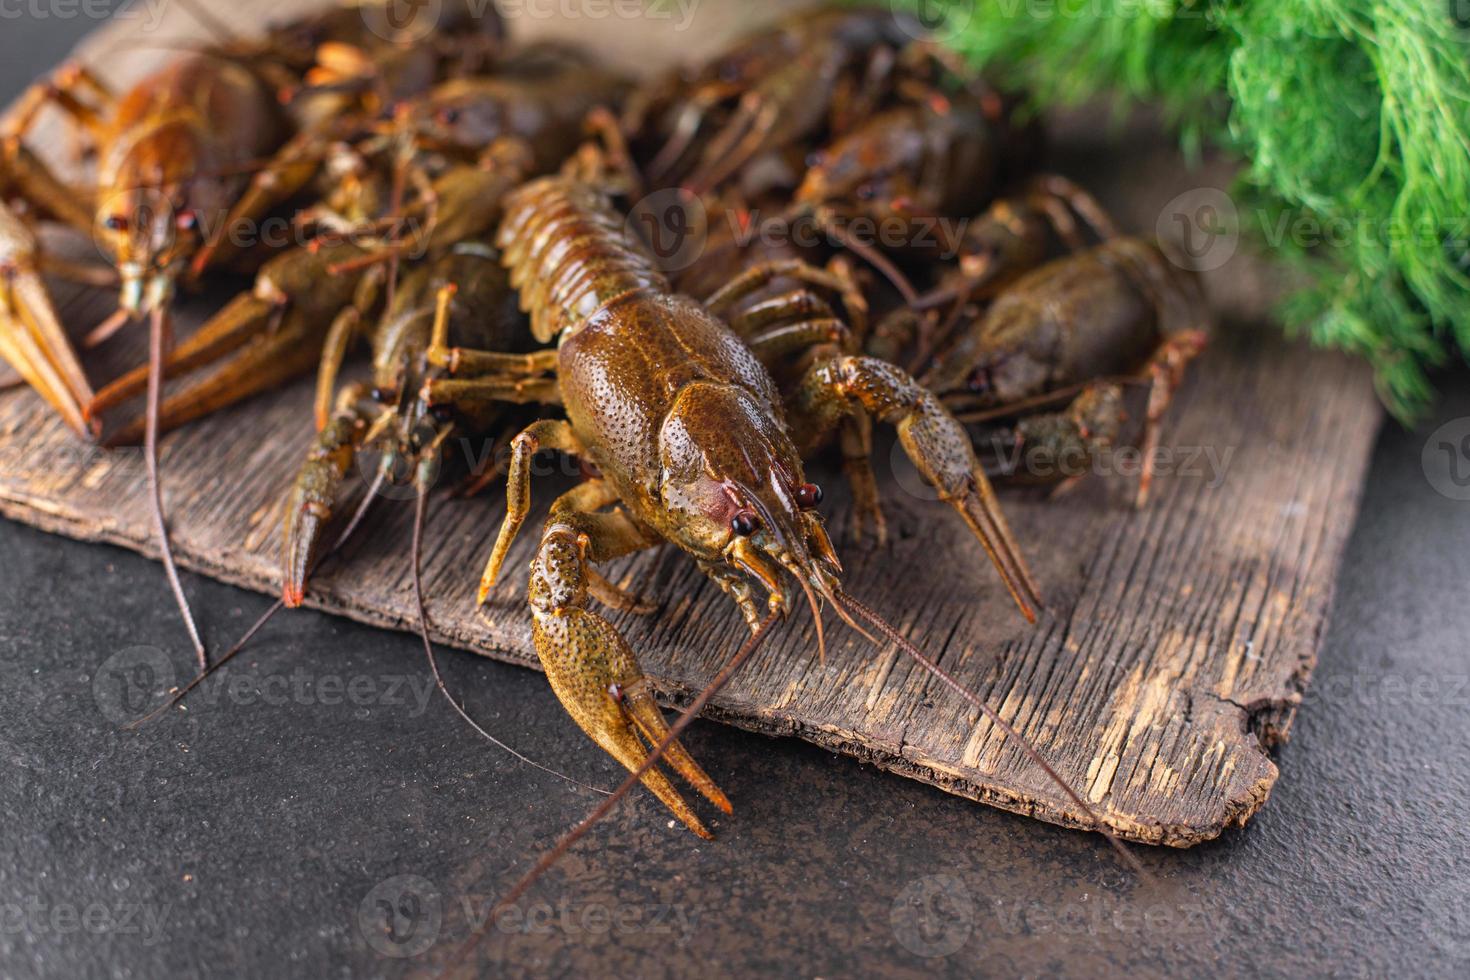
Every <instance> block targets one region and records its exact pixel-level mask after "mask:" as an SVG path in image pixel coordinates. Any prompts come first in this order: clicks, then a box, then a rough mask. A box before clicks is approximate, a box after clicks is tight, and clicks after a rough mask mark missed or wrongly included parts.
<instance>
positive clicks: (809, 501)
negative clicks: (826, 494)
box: [796, 483, 822, 510]
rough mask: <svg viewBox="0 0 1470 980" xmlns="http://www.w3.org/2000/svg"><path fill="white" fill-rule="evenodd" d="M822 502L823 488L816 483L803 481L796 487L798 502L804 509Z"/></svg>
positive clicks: (809, 508)
mask: <svg viewBox="0 0 1470 980" xmlns="http://www.w3.org/2000/svg"><path fill="white" fill-rule="evenodd" d="M821 502H822V488H821V487H819V486H817V485H816V484H815V483H803V484H802V485H801V486H799V487H797V488H796V504H797V506H798V507H801V508H802V509H803V510H811V509H812V508H813V507H815V506H817V504H820V503H821Z"/></svg>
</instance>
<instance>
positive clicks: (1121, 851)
mask: <svg viewBox="0 0 1470 980" xmlns="http://www.w3.org/2000/svg"><path fill="white" fill-rule="evenodd" d="M835 594H836V597H837V599H838V600H839V604H841V603H845V604H846V605H848V606H850V607H851V608H852V610H853V611H854V612H856V613H857V614H858V615H859V616H861V617H862V618H863V619H866V620H867V621H868V622H869V623H871V624H872V625H873V627H874V628H875V629H877V630H878V632H880V633H882V634H883V635H884V636H885V637H887V638H888V639H889V640H891V641H892V642H893V643H895V644H897V645H898V647H899V649H901V650H903V652H904V653H906V654H908V655H909V656H910V657H911V658H913V659H914V660H915V661H916V662H917V663H918V664H919V665H920V666H922V667H923V668H924V669H925V670H927V671H928V672H929V673H931V674H933V675H934V676H935V677H937V678H939V680H940V681H941V682H942V683H943V684H944V685H945V686H946V687H948V688H949V689H950V690H952V691H954V692H955V693H957V694H958V695H959V696H960V697H962V698H964V699H965V701H966V702H968V703H969V704H970V705H971V706H972V707H974V708H976V709H978V710H979V711H980V713H981V714H983V715H984V716H985V717H986V718H987V719H989V720H990V723H991V724H993V725H994V726H995V727H996V728H999V729H1000V730H1001V731H1002V732H1003V733H1005V734H1006V735H1007V736H1008V737H1010V738H1013V739H1015V740H1016V744H1018V745H1020V746H1021V749H1022V751H1024V752H1025V753H1026V755H1027V756H1029V757H1030V759H1031V761H1032V762H1034V763H1035V764H1036V765H1037V766H1038V767H1039V768H1040V769H1041V771H1042V772H1044V773H1046V775H1047V778H1048V779H1050V780H1051V781H1052V782H1053V783H1055V784H1056V785H1057V786H1058V787H1059V788H1060V789H1061V791H1062V792H1063V793H1065V794H1066V795H1067V798H1068V799H1070V800H1071V801H1072V803H1073V804H1074V805H1075V806H1076V807H1077V808H1078V809H1079V810H1081V811H1082V812H1083V813H1084V814H1086V815H1087V819H1088V820H1090V821H1091V822H1092V826H1093V829H1094V830H1096V831H1097V832H1098V833H1100V834H1102V835H1103V836H1104V837H1106V838H1107V839H1108V843H1109V844H1110V845H1112V847H1113V850H1115V851H1117V852H1118V856H1119V857H1120V858H1122V859H1123V863H1124V864H1126V865H1128V867H1129V868H1130V869H1132V871H1133V872H1134V874H1136V875H1138V876H1139V877H1140V878H1142V879H1144V880H1145V881H1147V880H1150V877H1151V876H1150V875H1149V873H1148V872H1147V871H1146V870H1145V869H1144V867H1143V865H1142V864H1140V863H1139V861H1138V858H1136V857H1134V856H1133V852H1132V851H1130V850H1129V849H1128V848H1127V846H1125V845H1124V844H1123V842H1122V841H1121V840H1119V839H1118V837H1117V835H1116V834H1114V833H1113V831H1112V828H1111V827H1109V826H1108V825H1107V824H1106V823H1104V822H1103V819H1102V818H1101V817H1099V816H1098V815H1097V811H1095V810H1094V809H1093V808H1092V806H1091V805H1089V804H1088V803H1087V801H1086V800H1084V799H1083V798H1082V795H1081V794H1080V793H1078V792H1077V790H1075V789H1073V787H1072V784H1071V783H1069V782H1067V781H1066V780H1065V779H1063V778H1062V776H1061V774H1060V773H1058V772H1057V771H1056V769H1054V768H1053V767H1052V765H1051V763H1049V762H1047V761H1046V757H1045V756H1043V755H1042V754H1041V752H1040V751H1038V750H1037V748H1036V746H1034V745H1032V744H1031V741H1030V740H1029V739H1027V738H1026V737H1025V736H1024V735H1022V734H1021V733H1020V732H1019V731H1017V730H1016V728H1015V726H1013V725H1012V724H1011V723H1010V722H1008V721H1006V720H1005V719H1004V718H1002V717H1001V716H1000V714H999V712H997V711H996V710H995V709H994V708H992V707H991V706H990V705H988V704H986V703H985V702H984V701H982V700H981V699H980V698H979V697H977V696H976V695H975V694H973V693H972V692H971V691H969V690H968V689H967V688H966V687H965V686H964V685H963V684H961V683H960V682H959V681H957V680H955V678H954V675H952V674H950V673H949V672H948V671H947V670H945V669H944V668H943V667H940V666H939V665H938V664H937V663H935V662H934V661H933V660H931V659H929V658H928V657H926V656H924V654H923V652H922V651H920V650H919V648H918V647H917V646H915V645H914V644H913V643H912V642H911V641H910V640H909V639H908V638H907V637H905V636H904V635H903V634H902V633H900V632H899V631H898V629H897V628H896V627H894V626H893V625H891V624H890V623H889V622H888V621H887V620H885V619H884V618H883V617H881V616H879V615H878V614H877V613H876V612H874V611H873V610H872V609H869V608H868V607H867V606H866V605H864V604H863V603H862V602H861V601H860V600H858V599H857V598H856V597H854V596H853V595H852V594H851V593H849V592H847V591H846V590H844V589H837V590H835Z"/></svg>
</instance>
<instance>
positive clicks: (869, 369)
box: [480, 153, 1034, 836]
mask: <svg viewBox="0 0 1470 980" xmlns="http://www.w3.org/2000/svg"><path fill="white" fill-rule="evenodd" d="M603 177H604V175H603V173H602V170H601V167H600V161H599V159H598V158H597V156H596V154H588V153H583V154H582V155H580V156H579V157H578V158H575V159H574V160H573V161H572V163H570V164H569V165H568V167H567V169H566V170H564V172H563V174H562V175H560V176H557V177H548V178H542V179H539V180H536V181H532V182H531V183H529V184H527V185H525V186H523V187H522V188H520V189H518V190H517V191H516V192H515V193H514V194H513V195H512V196H511V198H510V200H509V201H508V202H507V210H506V216H505V218H504V220H503V221H502V223H501V228H500V232H499V235H498V238H497V243H498V244H499V245H500V247H501V248H502V250H503V254H504V261H505V263H506V265H507V266H508V267H509V269H510V270H511V282H512V284H514V285H515V286H516V287H517V288H518V289H519V290H520V295H521V304H522V306H523V308H525V309H526V310H527V312H528V313H529V314H530V316H531V329H532V332H533V333H534V334H535V336H536V338H537V339H538V340H540V341H542V342H549V341H552V340H556V341H557V348H556V351H557V362H556V368H557V378H558V381H559V383H560V388H561V396H562V404H563V406H564V408H565V410H566V415H567V418H566V420H564V421H563V420H542V421H539V422H536V423H534V424H533V425H531V426H530V427H529V428H527V429H526V430H525V431H523V432H522V433H521V434H520V435H519V436H517V437H516V439H515V440H514V442H513V443H512V454H511V463H510V476H509V492H508V494H509V495H508V501H507V516H506V520H505V522H504V523H503V525H502V527H501V531H500V534H499V536H498V538H497V540H496V544H495V548H494V550H493V552H492V555H491V557H490V560H489V562H488V564H487V566H486V571H485V575H484V577H483V580H482V583H481V590H480V595H481V599H482V600H483V599H484V598H485V597H486V596H487V595H488V592H489V590H490V588H491V587H492V586H493V584H494V583H495V581H496V580H497V578H498V577H499V574H500V570H501V566H502V563H503V562H504V559H505V556H506V553H507V551H508V549H509V547H510V544H511V543H512V541H513V540H514V539H515V536H516V534H517V532H518V531H519V529H520V526H521V524H522V523H523V522H524V520H525V518H526V516H527V514H528V512H529V495H530V486H529V484H530V461H531V458H532V457H533V456H534V455H535V454H536V453H537V452H539V451H541V450H556V451H559V452H563V453H567V454H570V455H574V456H576V457H578V458H579V459H582V460H585V461H586V462H588V463H590V464H591V465H592V467H594V468H595V470H596V472H597V473H598V474H599V476H598V477H597V478H595V479H591V480H589V481H587V482H585V483H583V484H581V485H580V486H578V487H577V488H575V489H573V490H571V491H569V492H568V493H566V494H564V495H563V496H562V497H560V498H558V499H557V501H556V502H555V503H553V505H552V508H551V514H550V516H549V517H548V518H547V522H546V526H545V530H544V531H543V534H542V538H541V543H540V546H539V548H538V550H537V555H536V558H535V560H534V561H533V563H532V567H531V583H530V592H529V601H530V605H531V608H532V613H533V617H534V620H535V626H534V630H533V637H534V639H535V644H536V649H537V653H538V655H539V656H540V658H541V661H542V664H543V666H544V667H545V669H546V672H547V676H548V678H549V679H550V680H551V683H552V687H553V689H554V690H555V691H556V693H557V696H558V697H559V698H560V699H561V701H562V703H563V704H564V705H565V706H566V708H567V710H568V712H569V713H570V714H571V715H572V717H573V718H574V719H575V720H576V721H577V722H578V724H579V725H581V726H582V728H583V729H584V730H585V731H586V732H587V733H588V735H590V736H591V737H592V738H593V739H594V741H596V742H597V743H598V744H599V745H601V746H602V747H603V748H604V749H605V750H606V751H608V752H609V753H610V754H611V755H613V756H614V758H616V759H618V761H619V762H621V763H622V764H623V765H624V766H626V767H627V768H628V769H630V770H637V769H638V768H639V767H640V766H641V764H642V762H643V761H644V759H645V758H646V753H645V751H644V750H643V748H642V747H641V746H640V744H639V742H638V734H641V735H642V736H643V738H644V739H645V740H646V741H648V742H649V743H650V744H656V743H658V742H659V741H660V740H662V739H663V738H664V736H665V734H666V733H667V731H668V729H667V727H666V726H665V725H664V723H663V720H662V717H661V715H660V714H659V710H658V708H657V706H656V704H655V702H654V700H653V695H652V692H651V690H650V689H649V686H648V683H647V681H646V680H645V679H644V678H643V675H642V673H641V671H640V670H639V669H638V666H637V660H636V657H635V656H634V654H633V652H632V650H631V649H630V648H629V647H628V646H627V644H626V642H625V641H624V640H623V639H622V637H621V636H620V635H619V634H618V633H617V632H616V630H615V629H614V628H613V627H612V626H611V624H609V623H608V622H607V621H606V620H604V619H603V618H602V617H601V616H599V615H598V614H597V613H596V612H594V611H592V610H591V609H589V608H588V603H587V600H588V597H589V595H590V596H596V597H599V598H603V599H604V600H606V601H612V602H614V603H620V602H624V601H625V599H626V597H622V596H620V595H619V594H618V591H617V589H616V588H615V587H613V586H612V585H611V584H610V583H608V582H605V581H603V580H602V579H601V578H600V577H599V576H598V575H597V573H596V571H595V570H594V569H593V568H592V567H591V566H592V565H594V564H596V563H599V562H603V561H607V560H609V559H611V558H615V557H618V556H621V555H626V554H630V553H633V552H636V551H640V550H643V549H645V548H648V547H651V546H653V545H654V544H656V543H659V542H661V541H667V542H670V543H672V544H674V545H675V546H676V547H678V548H679V549H680V550H682V551H684V552H685V553H687V554H689V555H690V556H691V557H693V558H694V559H695V560H696V561H697V562H698V563H699V566H700V568H701V570H702V571H704V573H705V574H706V575H708V576H709V577H710V578H711V579H712V580H714V581H715V582H716V583H717V584H718V585H719V586H720V587H721V589H722V590H724V591H725V592H726V593H727V594H728V595H730V597H731V598H732V599H733V600H734V601H735V602H736V603H737V605H738V606H739V607H740V609H741V611H742V613H743V614H744V616H745V618H746V620H747V622H749V623H750V625H751V627H752V628H753V629H754V628H756V627H757V626H758V625H759V624H760V623H761V622H762V620H763V617H764V616H765V611H766V610H768V609H769V610H782V611H784V610H786V609H788V608H789V606H790V590H789V585H790V584H792V583H793V582H794V584H795V585H796V586H797V587H799V588H800V590H801V591H802V592H803V593H805V595H806V596H807V598H808V600H809V602H810V603H811V605H812V609H813V612H814V613H816V612H817V596H821V597H822V598H824V599H825V600H827V601H828V602H831V603H832V604H833V606H834V608H836V609H837V610H838V611H839V613H840V614H841V615H842V616H843V617H844V618H848V613H847V611H846V610H847V608H848V604H847V603H845V602H843V601H842V600H840V599H839V597H838V596H839V592H840V590H841V584H840V573H841V564H840V562H839V561H838V558H837V555H836V553H835V551H834V549H833V547H832V543H831V540H830V538H829V537H828V535H827V532H826V529H825V526H824V524H823V521H822V519H821V517H820V515H819V514H818V512H817V510H816V506H817V504H818V503H820V501H821V491H820V490H819V488H817V487H816V486H815V485H814V484H811V483H808V482H807V481H806V479H805V477H804V475H803V463H802V458H801V454H800V452H799V451H798V448H797V446H796V444H795V443H794V442H793V441H792V437H791V434H790V433H791V431H792V428H794V427H799V426H791V425H789V424H788V420H787V416H786V412H785V409H784V408H783V404H782V398H781V396H780V394H779V392H778V391H777V388H776V386H775V383H774V382H773V381H772V379H771V376H770V375H769V373H768V372H767V371H766V369H765V368H764V367H763V366H762V364H761V362H760V360H759V358H758V357H757V354H756V353H755V351H754V350H753V349H752V347H751V346H750V344H748V343H747V341H746V340H744V339H742V337H741V335H740V332H739V331H740V330H741V329H742V327H746V328H759V329H758V330H754V331H752V332H753V333H757V334H759V333H762V332H764V333H765V334H766V335H767V336H769V335H770V333H771V332H772V331H773V330H774V329H776V328H777V326H778V324H779V325H781V326H787V327H791V326H794V327H796V328H798V329H800V328H801V327H802V326H803V325H805V324H808V323H809V322H810V321H808V320H806V318H805V315H804V313H803V311H802V308H801V307H793V308H791V310H789V311H788V314H789V315H788V316H787V317H785V318H784V320H785V322H784V323H780V321H779V320H777V321H774V322H773V320H771V319H769V318H766V317H764V316H762V317H757V318H752V319H751V320H750V321H749V322H746V323H742V322H741V321H739V320H738V319H737V320H736V321H735V322H733V323H732V324H730V325H727V324H726V323H724V322H723V321H721V320H719V319H718V318H716V317H715V316H714V315H712V314H711V313H710V312H709V311H708V310H707V309H706V308H705V307H704V306H702V305H701V304H699V303H697V302H696V301H694V300H693V299H690V298H689V297H686V296H681V295H679V294H677V293H675V292H673V291H672V289H671V288H670V286H669V284H668V281H667V279H666V278H665V277H664V275H663V273H662V272H661V271H660V270H659V268H658V266H657V263H656V261H655V259H654V258H653V256H652V255H651V254H650V253H649V252H648V251H647V250H646V247H645V246H644V245H643V243H642V242H641V241H639V240H637V239H636V238H634V237H632V236H631V235H630V233H629V232H628V230H627V228H626V227H625V223H624V219H623V217H622V215H621V214H619V213H618V212H617V211H615V210H614V209H613V207H612V205H611V203H610V200H609V198H608V197H607V193H606V191H605V190H604V189H603V187H602V186H601V182H602V180H603ZM815 271H816V270H813V272H815ZM778 273H779V274H784V275H788V276H790V275H798V276H799V275H802V274H803V273H801V272H800V270H798V269H796V268H793V267H781V268H779V269H772V268H757V269H755V270H752V271H751V272H750V273H749V274H747V275H746V276H745V277H743V278H742V279H741V280H738V281H736V282H734V283H732V284H731V285H730V287H729V289H728V292H727V294H726V295H725V296H724V297H722V298H721V302H724V301H726V300H729V299H733V298H736V297H738V296H740V295H744V294H745V293H747V292H749V291H750V290H752V289H754V288H756V287H758V286H759V285H761V284H763V283H765V282H768V281H770V279H771V278H772V277H773V276H774V275H776V274H778ZM813 278H818V279H822V280H823V281H825V277H821V276H820V275H817V276H813ZM793 320H794V322H792V321H793ZM828 336H829V334H828V332H827V330H826V328H825V327H822V328H821V329H819V330H817V331H815V338H816V339H818V341H825V340H826V339H828ZM753 339H754V340H755V341H756V343H757V344H758V343H759V336H756V337H754V338H753ZM799 404H800V405H801V407H802V408H803V409H805V410H806V411H807V412H808V413H809V414H810V416H811V419H810V421H812V422H814V423H816V424H818V425H820V424H822V423H830V422H834V421H836V420H837V419H838V418H840V417H842V416H844V415H846V414H848V413H850V412H852V411H856V410H859V409H862V410H866V411H868V412H871V413H873V414H875V415H877V416H878V417H880V418H883V419H885V420H887V421H890V422H893V423H895V424H896V425H897V427H898V430H899V434H900V438H901V440H902V441H903V444H904V447H905V449H906V450H907V451H908V453H909V455H910V456H911V457H912V458H913V460H914V462H915V464H916V465H917V466H918V467H919V469H920V470H921V472H923V473H924V475H925V476H926V477H927V478H928V479H929V480H930V481H931V482H932V483H934V484H935V485H936V486H937V487H938V489H939V492H940V496H941V499H944V500H945V501H946V502H947V503H949V504H950V506H952V507H953V508H954V509H955V510H956V511H958V512H959V513H960V514H961V515H963V516H964V517H965V519H966V521H967V523H969V525H970V527H971V529H972V530H973V531H974V532H975V533H976V535H977V537H979V538H980V539H981V541H982V542H984V543H985V545H986V548H987V550H989V551H990V552H991V553H992V556H993V557H994V558H995V561H996V566H997V568H998V570H999V571H1000V572H1001V575H1002V576H1003V578H1005V579H1006V581H1007V585H1008V586H1009V587H1010V588H1011V590H1012V592H1013V594H1015V595H1017V597H1018V601H1022V600H1021V599H1020V596H1021V595H1023V594H1025V593H1026V591H1027V590H1028V589H1029V588H1030V579H1029V575H1028V574H1027V573H1026V571H1025V566H1024V563H1022V562H1021V560H1020V558H1019V555H1018V554H1016V552H1015V548H1014V542H1013V541H1012V540H1011V538H1010V534H1009V531H1008V529H1007V528H1006V525H1005V522H1004V518H1003V517H1001V515H1000V513H999V510H998V508H997V507H996V504H995V501H994V498H993V496H992V495H991V494H990V492H989V485H988V483H987V482H986V479H985V476H984V473H983V472H982V471H981V469H980V466H979V463H978V462H977V461H976V460H975V458H974V455H973V453H972V452H971V449H970V445H969V440H968V437H967V436H966V435H965V433H964V430H963V429H962V428H961V426H960V425H959V424H958V423H957V422H955V421H954V420H953V419H952V418H951V417H950V416H949V415H948V413H946V412H945V411H944V410H943V409H942V408H941V407H940V406H939V403H938V401H937V400H936V399H934V398H933V397H932V396H930V395H928V393H927V392H925V391H923V389H921V388H919V387H918V386H917V385H916V384H914V383H913V381H912V379H909V378H907V377H906V376H905V375H904V374H903V372H902V371H900V370H898V369H895V368H892V366H891V365H883V364H879V363H877V362H875V361H872V360H870V359H865V358H860V357H845V358H840V359H837V360H835V361H833V362H828V363H824V364H822V365H820V366H819V367H818V368H817V369H816V370H815V371H814V372H813V373H812V375H811V376H810V379H809V382H808V385H807V386H806V388H805V394H804V398H803V399H802V401H801V402H800V403H799ZM614 504H617V505H619V506H618V508H617V509H615V510H612V511H607V510H605V508H607V507H609V506H611V505H614ZM788 575H789V576H791V580H790V581H788V580H787V579H786V578H785V576H788ZM757 586H758V587H759V588H760V589H762V590H764V592H765V593H766V596H765V599H764V601H761V599H760V598H759V597H758V595H757V591H756V587H757ZM1032 594H1034V593H1032ZM1023 608H1025V606H1024V603H1023ZM669 760H670V762H671V764H672V765H673V767H674V768H675V769H676V770H677V771H678V772H679V773H680V774H681V775H683V776H684V777H685V778H686V779H688V780H689V781H690V782H691V783H692V784H693V785H694V786H695V787H696V788H697V789H699V790H700V792H701V793H703V794H704V795H705V796H706V797H707V798H708V799H710V800H711V801H712V802H714V803H715V804H716V805H718V806H721V807H722V808H728V801H727V800H725V798H724V796H723V794H721V793H720V792H719V790H718V788H716V787H715V785H714V784H713V782H712V781H711V780H710V779H709V778H708V776H706V775H705V774H704V773H703V771H702V770H700V769H699V767H698V766H697V764H695V763H694V761H693V760H692V759H690V758H689V757H688V755H687V754H685V753H684V752H683V751H682V750H681V749H678V748H676V747H671V748H670V750H669ZM643 779H644V783H645V785H647V786H648V788H649V789H650V790H651V791H652V792H654V793H655V794H656V795H657V796H658V797H659V799H661V800H662V801H663V802H664V804H665V805H666V806H668V807H669V809H670V810H671V811H673V812H674V813H675V814H676V815H677V816H678V817H679V818H680V819H681V820H682V821H683V822H684V823H685V825H686V826H688V827H689V828H690V829H691V830H693V831H695V832H696V833H698V834H700V835H702V836H703V835H707V831H706V830H705V829H704V826H703V824H702V823H701V822H700V821H699V819H698V817H697V816H695V814H694V812H693V811H692V810H690V809H689V807H688V806H687V804H686V803H685V802H684V800H683V799H682V797H680V796H679V794H678V793H677V791H675V790H674V789H673V787H672V786H671V785H670V784H669V783H668V781H667V780H666V779H664V777H663V776H662V775H660V774H658V773H657V772H656V771H650V772H646V773H644V774H643Z"/></svg>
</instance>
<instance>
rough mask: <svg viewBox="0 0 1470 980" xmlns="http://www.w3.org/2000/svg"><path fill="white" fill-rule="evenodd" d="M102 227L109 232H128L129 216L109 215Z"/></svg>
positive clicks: (103, 221)
mask: <svg viewBox="0 0 1470 980" xmlns="http://www.w3.org/2000/svg"><path fill="white" fill-rule="evenodd" d="M102 227H104V228H106V229H107V230H108V231H126V230H127V228H128V218H127V215H124V214H109V215H108V216H107V217H105V218H103V219H102Z"/></svg>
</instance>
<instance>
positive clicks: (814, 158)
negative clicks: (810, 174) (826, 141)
mask: <svg viewBox="0 0 1470 980" xmlns="http://www.w3.org/2000/svg"><path fill="white" fill-rule="evenodd" d="M824 159H825V158H824V157H823V156H822V151H821V150H813V151H812V152H810V153H808V154H807V155H806V165H807V166H808V167H811V168H816V167H820V166H821V165H822V161H823V160H824Z"/></svg>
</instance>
